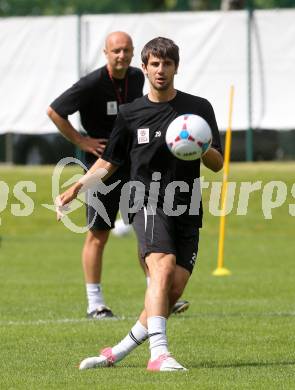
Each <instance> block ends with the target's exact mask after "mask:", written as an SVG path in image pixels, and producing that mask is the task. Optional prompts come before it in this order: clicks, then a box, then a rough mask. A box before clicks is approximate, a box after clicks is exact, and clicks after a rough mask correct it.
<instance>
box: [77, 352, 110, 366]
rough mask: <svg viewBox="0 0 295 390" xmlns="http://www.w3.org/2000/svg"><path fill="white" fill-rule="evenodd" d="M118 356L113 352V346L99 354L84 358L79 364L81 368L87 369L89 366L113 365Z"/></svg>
mask: <svg viewBox="0 0 295 390" xmlns="http://www.w3.org/2000/svg"><path fill="white" fill-rule="evenodd" d="M115 361H116V357H115V356H114V355H113V353H112V348H105V349H103V350H102V351H101V352H100V355H99V356H93V357H89V358H86V359H84V360H82V362H81V363H80V365H79V370H87V369H88V368H98V367H111V366H113V365H114V363H115Z"/></svg>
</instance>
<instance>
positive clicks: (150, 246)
mask: <svg viewBox="0 0 295 390" xmlns="http://www.w3.org/2000/svg"><path fill="white" fill-rule="evenodd" d="M150 214H152V213H150ZM133 227H134V230H135V232H136V235H137V239H138V243H139V248H140V254H141V256H142V258H145V257H146V256H147V255H148V254H149V253H171V254H173V255H175V256H176V264H178V265H179V266H181V267H183V268H185V269H187V270H188V271H189V272H190V273H192V271H193V268H194V265H195V263H196V260H197V254H198V244H199V227H198V225H197V224H196V223H195V222H193V219H192V218H190V216H187V215H180V216H177V217H171V216H167V215H166V214H165V213H164V211H163V210H162V209H160V208H158V209H157V210H156V212H155V213H154V214H152V215H149V214H148V212H147V208H146V207H144V208H142V209H141V210H140V211H138V212H137V213H136V214H135V216H134V219H133Z"/></svg>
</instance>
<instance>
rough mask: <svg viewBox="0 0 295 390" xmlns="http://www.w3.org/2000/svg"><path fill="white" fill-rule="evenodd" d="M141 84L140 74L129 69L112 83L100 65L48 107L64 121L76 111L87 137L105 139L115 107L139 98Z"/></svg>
mask: <svg viewBox="0 0 295 390" xmlns="http://www.w3.org/2000/svg"><path fill="white" fill-rule="evenodd" d="M143 85H144V74H143V72H142V71H141V70H140V69H138V68H134V67H132V66H130V67H129V68H128V71H127V73H126V77H125V79H123V80H119V79H113V80H112V79H111V78H110V76H109V74H108V71H107V67H106V66H103V67H102V68H99V69H96V70H94V71H93V72H91V73H89V74H88V75H86V76H85V77H82V78H81V79H80V80H79V81H78V82H77V83H75V84H74V85H73V86H72V87H71V88H69V89H68V90H66V91H65V92H64V93H63V94H61V95H60V96H59V97H58V98H57V99H55V100H54V101H53V102H52V103H51V105H50V106H51V107H52V108H53V109H54V110H55V111H56V112H57V113H58V114H59V115H60V116H61V117H63V118H65V119H67V117H68V115H71V114H73V113H75V112H77V111H79V112H80V117H81V122H82V125H83V128H84V129H85V131H86V132H87V134H88V135H89V136H90V137H93V138H109V137H110V134H111V131H112V128H113V125H114V122H115V119H116V116H117V111H118V110H117V106H119V105H120V104H121V103H129V102H132V101H133V100H134V99H136V98H138V97H140V96H142V89H143ZM95 159H96V158H95Z"/></svg>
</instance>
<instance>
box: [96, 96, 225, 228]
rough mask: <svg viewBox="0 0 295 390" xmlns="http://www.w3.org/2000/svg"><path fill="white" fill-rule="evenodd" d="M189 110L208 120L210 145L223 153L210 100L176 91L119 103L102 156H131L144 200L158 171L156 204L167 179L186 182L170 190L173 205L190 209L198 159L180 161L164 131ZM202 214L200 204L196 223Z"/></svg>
mask: <svg viewBox="0 0 295 390" xmlns="http://www.w3.org/2000/svg"><path fill="white" fill-rule="evenodd" d="M188 113H190V114H196V115H199V116H201V117H202V118H204V119H205V120H206V121H207V123H208V124H209V126H210V128H211V130H212V135H213V140H212V147H213V148H215V149H217V150H218V151H219V152H221V153H222V149H221V144H220V137H219V131H218V127H217V123H216V119H215V114H214V111H213V108H212V106H211V104H210V103H209V102H208V101H207V100H206V99H203V98H201V97H197V96H193V95H189V94H187V93H184V92H181V91H177V94H176V96H175V98H174V99H172V100H171V101H169V102H163V103H162V102H161V103H154V102H151V101H150V100H149V99H148V97H147V96H143V97H141V98H138V99H136V100H135V101H134V102H133V103H130V104H125V105H122V106H121V107H120V110H119V114H118V117H117V119H116V122H115V125H114V129H113V132H112V136H111V138H110V140H109V142H108V145H107V147H106V149H105V151H104V153H103V156H102V158H103V159H104V160H106V161H109V162H111V163H113V164H115V165H119V166H121V165H124V164H126V162H128V161H129V159H130V164H131V166H130V178H131V180H134V181H139V182H141V183H143V185H144V190H145V193H144V194H141V195H142V196H144V198H145V203H147V201H148V197H149V189H150V185H151V182H152V181H157V178H156V179H155V176H153V173H155V172H159V173H160V175H161V179H160V180H158V181H159V182H160V189H159V196H158V206H159V207H163V204H164V199H165V190H166V188H167V185H169V183H172V182H175V181H181V182H185V183H186V184H187V185H186V187H185V188H184V190H180V189H179V188H176V190H175V194H174V193H173V196H174V203H173V207H174V208H176V207H177V205H187V206H188V207H187V213H188V212H189V210H191V207H190V203H191V200H192V197H191V196H192V192H193V191H195V190H196V186H197V187H198V185H199V183H198V182H197V183H196V180H195V179H197V178H199V177H200V160H195V161H182V160H179V159H178V158H176V157H174V156H173V155H172V153H171V152H170V151H169V149H168V147H167V145H166V142H165V134H166V130H167V128H168V126H169V124H170V123H171V122H172V121H173V120H174V119H175V118H176V117H178V116H180V115H182V114H188ZM158 176H159V175H158ZM156 177H157V175H156ZM173 191H174V190H173ZM131 201H132V200H131ZM131 203H132V202H131ZM201 214H202V207H201V208H200V216H194V218H197V220H198V221H199V226H201Z"/></svg>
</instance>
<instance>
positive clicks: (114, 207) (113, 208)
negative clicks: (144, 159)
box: [86, 162, 128, 230]
mask: <svg viewBox="0 0 295 390" xmlns="http://www.w3.org/2000/svg"><path fill="white" fill-rule="evenodd" d="M92 165H93V163H92V162H91V163H86V166H87V168H88V169H89V168H90V167H91V166H92ZM127 179H128V176H127V174H126V172H125V171H124V170H122V169H121V168H119V169H118V170H117V171H116V172H115V173H114V174H113V175H112V176H111V177H110V178H108V179H107V180H106V181H105V182H104V184H105V185H106V186H109V185H110V184H112V183H115V182H116V181H117V180H121V182H120V184H119V185H117V186H116V187H115V188H114V189H113V190H112V191H110V192H109V193H108V194H106V195H103V194H101V193H100V192H96V193H95V194H93V195H94V198H92V199H93V201H95V199H97V200H98V201H100V202H102V204H103V206H104V208H105V210H106V213H107V215H108V217H109V220H110V225H109V224H108V223H107V222H106V221H105V219H104V218H103V217H102V216H101V215H99V213H98V212H97V211H96V210H95V209H94V208H93V207H91V206H89V205H88V202H86V217H87V224H88V226H90V230H110V229H113V227H114V226H115V221H116V217H117V213H118V211H119V203H120V197H121V189H122V186H123V185H124V184H125V183H126V182H127Z"/></svg>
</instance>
